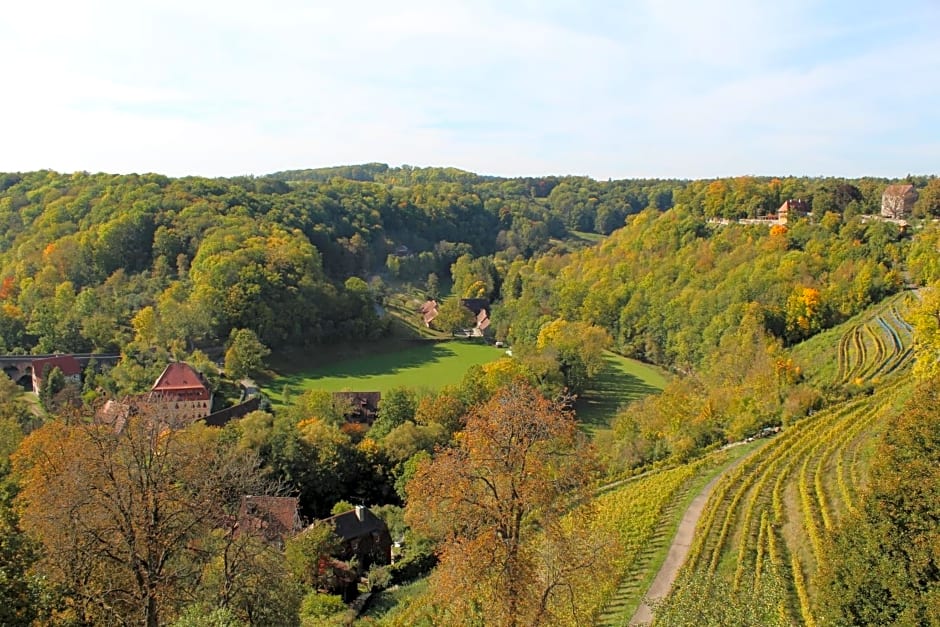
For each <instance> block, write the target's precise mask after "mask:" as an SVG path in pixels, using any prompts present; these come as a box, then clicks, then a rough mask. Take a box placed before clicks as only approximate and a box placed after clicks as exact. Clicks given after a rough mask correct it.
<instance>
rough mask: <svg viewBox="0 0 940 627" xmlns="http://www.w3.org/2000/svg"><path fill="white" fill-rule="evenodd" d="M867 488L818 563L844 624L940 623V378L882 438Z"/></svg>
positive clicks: (834, 612)
mask: <svg viewBox="0 0 940 627" xmlns="http://www.w3.org/2000/svg"><path fill="white" fill-rule="evenodd" d="M874 460H875V462H874V464H873V467H872V470H871V482H870V490H869V493H868V494H866V495H864V496H863V500H862V503H861V505H860V506H859V508H858V511H857V512H856V513H854V514H852V515H850V516H849V517H848V518H847V520H846V521H845V522H844V523H843V525H842V527H841V528H840V529H839V531H838V532H837V533H836V534H835V537H834V539H833V542H832V544H831V547H830V548H829V551H828V555H826V556H825V559H824V560H823V564H822V565H821V568H820V582H821V583H820V591H821V598H822V608H823V612H822V613H823V615H824V616H825V617H826V618H827V619H828V621H829V622H831V623H832V624H842V625H940V380H938V379H937V378H932V379H930V380H928V381H925V382H923V383H921V384H920V385H919V386H918V387H917V388H916V389H915V390H914V391H913V393H912V394H911V395H910V397H909V399H908V400H907V402H906V404H905V406H904V407H903V409H901V410H900V411H899V412H898V415H897V418H896V420H895V421H894V423H893V424H892V427H891V428H890V429H888V430H887V431H886V433H885V435H884V438H883V442H882V443H881V445H880V447H879V449H878V452H877V455H875V457H874Z"/></svg>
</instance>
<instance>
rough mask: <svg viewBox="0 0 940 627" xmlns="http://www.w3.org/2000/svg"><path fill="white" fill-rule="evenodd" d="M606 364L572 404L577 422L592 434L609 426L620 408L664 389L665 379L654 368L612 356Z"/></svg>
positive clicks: (608, 355) (612, 354)
mask: <svg viewBox="0 0 940 627" xmlns="http://www.w3.org/2000/svg"><path fill="white" fill-rule="evenodd" d="M605 360H606V361H607V365H606V367H605V368H604V370H603V371H602V372H601V373H600V374H599V375H598V376H597V378H596V379H594V381H592V382H591V385H590V387H589V388H588V389H587V390H585V392H584V394H582V395H581V397H580V398H578V400H577V402H576V403H575V411H576V412H577V416H578V420H579V421H580V422H581V423H582V424H584V425H585V426H586V427H587V428H588V429H590V430H592V431H593V430H595V429H603V428H606V427H607V426H609V425H610V421H611V419H613V417H614V416H615V415H616V414H617V410H618V409H620V407H622V406H623V405H626V404H627V403H629V402H631V401H634V400H636V399H638V398H642V397H644V396H646V395H648V394H654V393H656V392H661V391H662V389H663V388H664V387H665V386H666V376H665V375H664V374H663V372H662V371H661V370H660V369H659V368H656V367H655V366H651V365H649V364H645V363H643V362H641V361H637V360H635V359H628V358H626V357H623V356H621V355H617V354H615V353H607V354H606V355H605Z"/></svg>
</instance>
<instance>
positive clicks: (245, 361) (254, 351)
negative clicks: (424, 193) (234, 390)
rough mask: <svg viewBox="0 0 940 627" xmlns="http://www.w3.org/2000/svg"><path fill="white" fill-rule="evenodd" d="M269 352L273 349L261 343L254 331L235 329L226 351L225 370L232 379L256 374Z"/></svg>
mask: <svg viewBox="0 0 940 627" xmlns="http://www.w3.org/2000/svg"><path fill="white" fill-rule="evenodd" d="M269 354H271V349H269V348H268V347H267V346H265V345H264V344H262V343H261V340H259V339H258V336H257V335H255V332H254V331H252V330H251V329H233V330H232V334H231V335H230V336H229V341H228V349H227V350H226V351H225V372H226V374H227V375H228V376H229V377H231V378H232V379H241V378H243V377H250V376H253V375H256V374H258V373H259V372H261V369H262V368H263V367H264V358H265V357H267V356H268V355H269Z"/></svg>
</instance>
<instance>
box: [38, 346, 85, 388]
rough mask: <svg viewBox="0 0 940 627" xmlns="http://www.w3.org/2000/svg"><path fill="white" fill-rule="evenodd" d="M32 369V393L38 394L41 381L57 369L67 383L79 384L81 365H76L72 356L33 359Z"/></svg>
mask: <svg viewBox="0 0 940 627" xmlns="http://www.w3.org/2000/svg"><path fill="white" fill-rule="evenodd" d="M32 368H33V392H35V393H37V394H39V389H40V387H42V382H43V380H44V379H45V378H46V377H47V376H48V375H49V372H50V371H51V370H52V369H53V368H58V369H59V370H60V371H61V372H62V374H63V375H64V376H65V380H66V382H68V383H81V381H82V365H81V364H80V363H78V360H77V359H75V357H74V356H73V355H54V356H52V357H43V358H41V359H34V360H33V363H32Z"/></svg>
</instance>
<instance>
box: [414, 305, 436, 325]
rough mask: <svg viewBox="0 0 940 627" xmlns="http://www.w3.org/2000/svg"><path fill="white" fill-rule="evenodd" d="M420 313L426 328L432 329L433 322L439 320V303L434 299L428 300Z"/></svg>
mask: <svg viewBox="0 0 940 627" xmlns="http://www.w3.org/2000/svg"><path fill="white" fill-rule="evenodd" d="M418 311H419V312H420V313H421V320H422V321H423V322H424V326H426V327H428V328H430V326H431V321H432V320H434V319H435V318H437V301H436V300H434V299H430V300H426V301H425V302H424V304H423V305H421V309H419V310H418Z"/></svg>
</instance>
